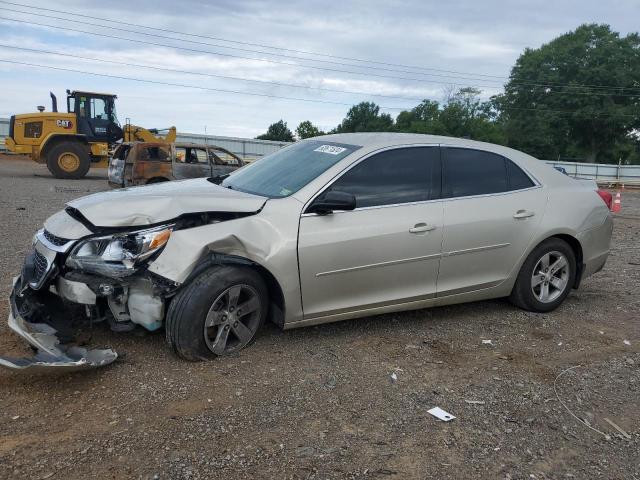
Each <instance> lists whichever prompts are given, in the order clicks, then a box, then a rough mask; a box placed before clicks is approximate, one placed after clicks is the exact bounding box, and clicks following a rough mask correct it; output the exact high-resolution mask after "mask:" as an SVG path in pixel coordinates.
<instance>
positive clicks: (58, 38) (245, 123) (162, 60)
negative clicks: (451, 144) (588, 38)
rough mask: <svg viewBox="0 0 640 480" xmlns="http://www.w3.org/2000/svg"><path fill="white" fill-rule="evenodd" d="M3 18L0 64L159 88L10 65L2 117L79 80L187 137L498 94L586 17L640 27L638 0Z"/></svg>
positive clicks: (143, 2) (301, 4)
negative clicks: (528, 54)
mask: <svg viewBox="0 0 640 480" xmlns="http://www.w3.org/2000/svg"><path fill="white" fill-rule="evenodd" d="M15 3H19V4H22V5H29V6H32V7H37V8H35V9H34V8H28V7H25V6H18V5H16V4H15ZM332 3H333V5H331V4H332ZM45 9H54V10H56V11H57V12H56V11H51V10H45ZM19 12H31V13H33V14H36V15H29V14H27V13H19ZM58 12H66V13H58ZM71 13H78V14H82V15H87V16H90V17H91V18H86V17H74V16H73V15H71ZM0 17H2V18H11V19H15V20H19V22H14V21H9V20H0V32H1V33H0V44H2V45H3V46H2V47H0V60H10V61H17V62H26V63H31V64H38V65H48V66H52V67H57V68H63V69H72V70H81V71H84V72H92V73H99V74H104V75H112V76H118V77H131V78H137V79H142V80H150V81H154V82H161V83H146V82H141V81H133V80H130V79H117V78H106V77H99V76H95V75H89V74H86V73H74V72H68V71H62V70H53V69H43V68H35V67H28V66H24V65H15V64H8V63H4V62H0V92H2V93H1V94H0V117H5V116H9V115H10V114H12V113H26V112H30V111H35V107H36V105H46V107H47V110H49V109H50V101H49V97H48V92H49V90H52V91H53V92H54V93H56V94H57V95H58V99H59V100H58V102H59V104H60V106H62V105H63V104H64V94H65V90H66V89H67V88H69V89H75V90H92V91H101V92H109V93H115V94H117V95H118V103H117V109H118V116H119V118H120V121H121V122H122V123H124V121H125V118H127V117H128V118H130V119H131V122H132V123H134V124H138V125H142V126H145V127H148V128H150V127H157V128H162V127H167V126H170V125H175V126H176V127H177V128H178V130H179V131H182V132H191V133H204V130H205V126H206V128H207V132H208V133H210V134H216V135H228V136H240V137H254V136H256V135H258V134H260V133H263V132H264V131H265V129H266V127H267V126H268V125H269V124H270V123H272V122H274V121H277V120H279V119H281V118H282V119H284V120H285V121H286V122H287V123H288V124H289V126H290V127H291V129H292V130H293V129H294V128H295V126H296V125H297V124H298V123H299V122H300V121H302V120H307V119H308V120H311V121H312V122H313V123H315V124H316V125H318V126H320V127H321V128H323V129H330V128H332V127H334V126H335V125H337V124H338V123H339V122H340V120H341V119H342V118H343V117H344V115H345V113H346V111H347V110H348V108H349V106H350V105H352V104H355V103H358V102H361V101H364V100H367V101H374V102H376V103H377V104H378V105H380V106H381V107H383V110H385V111H387V112H389V113H391V114H393V115H394V116H395V115H396V114H397V113H398V112H399V111H400V109H408V108H411V107H412V106H414V105H416V104H417V103H419V100H418V99H421V98H430V99H434V100H442V98H443V95H444V91H445V90H446V89H447V88H451V87H452V86H455V87H457V88H459V87H463V86H478V87H480V88H481V89H482V90H483V92H484V93H483V94H484V95H485V96H489V95H492V94H494V93H497V92H499V91H500V88H501V85H502V83H503V82H504V80H505V77H506V76H508V74H509V71H510V68H511V66H512V65H513V63H514V62H515V60H516V59H517V57H518V55H519V54H520V53H521V52H522V51H523V49H525V48H526V47H532V48H536V47H538V46H540V45H541V44H543V43H546V42H548V41H550V40H551V39H553V38H554V37H556V36H557V35H559V34H562V33H564V32H567V31H569V30H572V29H575V28H576V27H577V26H578V25H580V24H582V23H591V22H597V23H608V24H610V25H611V26H612V28H613V29H614V30H616V31H619V32H621V33H623V34H627V33H629V32H631V31H637V29H638V19H640V2H639V1H638V0H609V1H607V2H604V1H594V0H581V1H580V0H567V1H563V0H559V1H558V0H556V1H544V2H541V1H535V0H526V1H525V0H510V1H506V0H505V1H496V0H485V1H470V0H469V1H456V0H449V1H448V2H437V1H432V0H415V1H408V0H395V1H389V0H380V1H379V0H362V1H352V2H349V1H342V2H328V1H298V2H295V1H293V2H281V1H276V0H271V1H241V0H235V1H230V0H221V1H212V2H196V1H191V0H187V1H184V0H183V1H178V2H176V1H171V2H169V1H166V0H155V1H147V0H138V1H136V2H131V1H130V0H129V1H123V0H116V1H108V2H104V1H101V2H97V1H79V0H67V1H59V2H50V1H46V2H45V1H39V0H38V1H28V0H24V1H23V0H15V2H14V4H9V3H7V2H4V1H0ZM51 17H58V18H51ZM105 20H113V21H116V22H118V23H108V22H105ZM25 22H30V23H25ZM34 22H35V23H40V24H47V25H50V26H36V25H33V23H34ZM121 22H127V23H129V24H137V25H144V26H149V27H155V28H156V29H165V30H173V31H176V32H182V33H186V34H190V35H191V36H181V35H179V34H174V33H167V32H165V31H159V30H150V29H143V28H140V27H138V26H131V25H126V24H122V23H121ZM92 24H94V25H92ZM96 24H103V25H108V26H110V27H116V28H120V29H125V30H130V31H129V32H127V31H122V30H114V29H111V28H103V27H99V26H96ZM51 26H58V27H65V28H67V29H75V30H84V31H86V32H92V33H95V34H101V35H102V36H101V35H91V34H89V33H79V32H72V31H69V30H66V31H65V30H61V29H57V28H52V27H51ZM143 33H146V34H147V35H143ZM105 35H106V36H105ZM114 36H115V37H123V38H128V39H131V40H132V41H126V40H122V39H117V38H113V37H114ZM166 37H170V38H166ZM177 38H181V39H183V40H187V41H179V40H176V39H177ZM230 41H234V42H245V43H249V44H260V45H266V46H273V47H279V48H281V49H288V50H277V49H271V48H265V47H258V46H255V45H247V44H243V43H232V42H230ZM144 42H147V43H144ZM152 43H155V44H163V45H167V46H159V45H152ZM7 45H9V46H17V47H21V48H29V49H33V50H36V51H24V50H17V49H11V48H6V46H7ZM177 47H180V48H177ZM37 50H46V51H50V52H58V53H65V54H67V55H75V56H80V57H86V58H92V59H101V60H109V61H112V62H120V63H107V62H98V61H95V60H86V59H80V58H72V57H69V56H67V57H65V56H59V55H53V54H51V53H39V52H37ZM264 52H270V53H272V55H268V54H266V53H264ZM301 52H311V53H316V54H317V53H320V54H324V55H325V56H318V55H309V54H305V53H301ZM338 57H342V58H338ZM355 59H358V60H367V61H373V62H379V63H365V62H362V61H357V60H355ZM123 63H127V64H129V65H123ZM131 64H139V65H146V66H153V67H160V68H163V69H172V70H181V71H183V73H178V72H168V71H163V70H157V69H156V70H154V69H150V68H141V67H139V66H132V65H131ZM416 67H420V68H416ZM184 72H193V73H184ZM449 72H459V73H449ZM213 75H215V77H214V76H213ZM220 76H224V77H234V78H231V79H230V78H219V77H220ZM247 80H253V81H247ZM267 82H273V83H284V84H289V86H278V85H274V84H273V83H267ZM162 83H170V84H174V85H173V86H170V85H164V84H162ZM175 84H180V85H190V86H197V87H204V88H206V89H209V90H199V89H196V88H189V87H185V86H176V85H175ZM291 85H299V86H300V87H302V88H299V87H295V86H291ZM309 87H313V88H309ZM320 89H324V90H320ZM221 90H226V91H221ZM327 90H340V91H348V92H352V93H338V92H334V91H327ZM231 91H233V92H244V93H232V92H231ZM247 93H252V94H260V95H270V96H275V97H289V98H294V99H299V100H292V99H282V98H271V97H266V96H257V95H248V94H247ZM375 95H385V96H375ZM301 100H307V101H301ZM320 102H326V103H320Z"/></svg>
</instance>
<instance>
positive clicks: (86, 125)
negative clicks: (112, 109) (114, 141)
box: [76, 95, 112, 142]
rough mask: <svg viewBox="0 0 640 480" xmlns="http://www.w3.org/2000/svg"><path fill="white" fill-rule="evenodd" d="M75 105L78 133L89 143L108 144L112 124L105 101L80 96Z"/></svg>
mask: <svg viewBox="0 0 640 480" xmlns="http://www.w3.org/2000/svg"><path fill="white" fill-rule="evenodd" d="M77 105H78V107H77V111H76V115H77V117H78V132H79V133H82V134H84V135H86V136H87V140H89V141H91V142H108V141H109V140H110V125H111V123H112V122H111V119H110V115H109V112H108V105H107V101H106V99H105V98H101V97H92V96H90V95H80V97H79V99H78V102H77Z"/></svg>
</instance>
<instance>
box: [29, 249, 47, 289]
mask: <svg viewBox="0 0 640 480" xmlns="http://www.w3.org/2000/svg"><path fill="white" fill-rule="evenodd" d="M33 265H34V272H33V273H34V278H33V283H34V284H40V283H41V282H42V280H43V279H44V276H45V275H46V274H47V271H48V270H49V262H48V261H47V259H46V258H45V256H44V255H42V254H41V253H40V252H39V251H37V250H35V251H34V252H33Z"/></svg>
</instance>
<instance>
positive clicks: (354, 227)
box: [298, 146, 443, 319]
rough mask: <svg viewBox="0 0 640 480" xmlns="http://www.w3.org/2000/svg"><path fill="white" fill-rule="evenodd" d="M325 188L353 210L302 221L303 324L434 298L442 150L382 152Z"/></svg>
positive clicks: (306, 216) (310, 215)
mask: <svg viewBox="0 0 640 480" xmlns="http://www.w3.org/2000/svg"><path fill="white" fill-rule="evenodd" d="M327 190H340V191H344V192H347V193H351V194H353V195H354V196H355V197H356V209H355V210H353V211H345V212H334V213H332V214H328V215H318V214H315V213H303V215H302V217H301V219H300V231H299V239H298V255H299V268H300V281H301V288H302V303H303V309H304V318H305V319H309V318H313V317H320V316H325V315H333V314H340V313H346V312H349V311H356V310H366V309H370V308H376V307H384V306H388V305H393V304H399V303H405V302H411V301H420V300H426V299H428V298H432V297H434V296H435V292H436V279H437V275H438V264H439V261H440V249H441V244H442V225H443V213H442V202H440V201H439V200H438V198H439V196H440V153H439V148H438V147H437V146H434V147H410V148H399V149H392V150H386V151H384V152H381V153H377V154H375V155H373V156H370V157H368V158H366V159H364V160H363V161H361V162H360V163H357V164H356V165H355V166H354V167H353V168H351V169H349V170H348V171H347V172H346V173H344V174H342V176H340V177H339V178H338V179H337V180H336V181H335V182H333V183H332V184H331V185H330V186H328V187H327V189H326V190H325V192H326V191H327ZM323 193H324V192H323ZM321 195H322V193H321V194H320V196H321Z"/></svg>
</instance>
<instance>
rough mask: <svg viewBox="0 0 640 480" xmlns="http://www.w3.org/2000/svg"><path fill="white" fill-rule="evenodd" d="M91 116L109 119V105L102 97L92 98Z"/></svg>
mask: <svg viewBox="0 0 640 480" xmlns="http://www.w3.org/2000/svg"><path fill="white" fill-rule="evenodd" d="M91 118H95V119H99V120H106V119H107V105H106V103H105V101H104V99H102V98H92V99H91Z"/></svg>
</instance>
